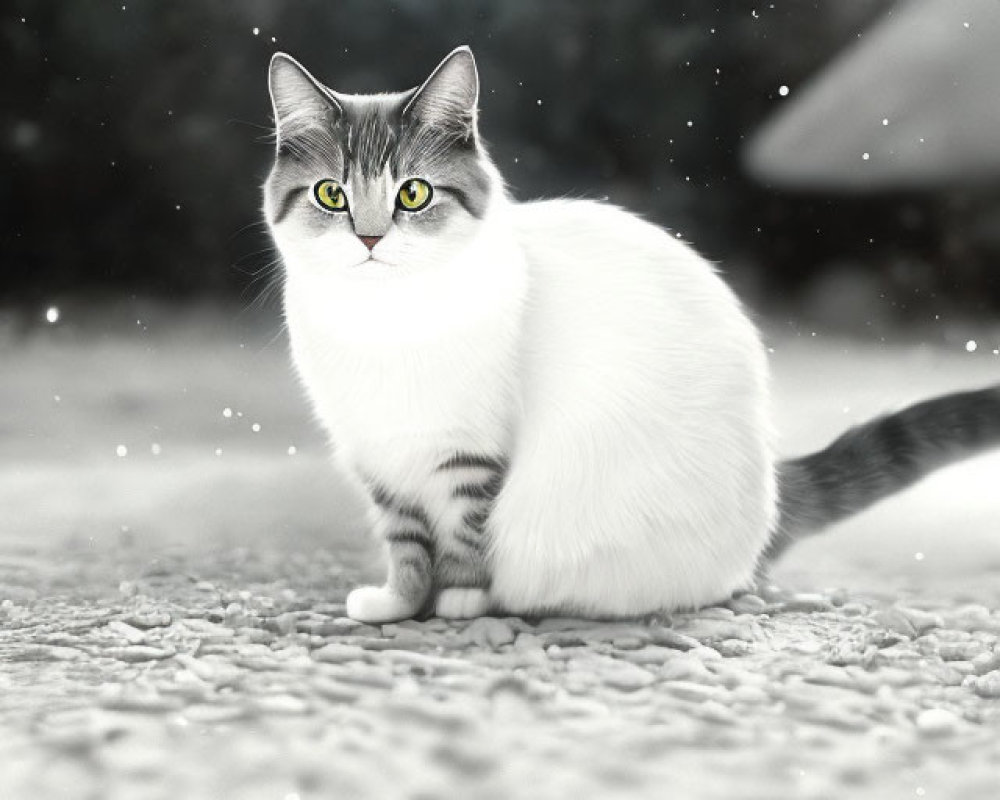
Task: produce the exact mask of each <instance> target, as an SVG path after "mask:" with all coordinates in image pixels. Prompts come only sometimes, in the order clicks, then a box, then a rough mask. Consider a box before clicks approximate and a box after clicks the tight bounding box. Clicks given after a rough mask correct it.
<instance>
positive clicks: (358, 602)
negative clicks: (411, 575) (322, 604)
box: [347, 586, 419, 625]
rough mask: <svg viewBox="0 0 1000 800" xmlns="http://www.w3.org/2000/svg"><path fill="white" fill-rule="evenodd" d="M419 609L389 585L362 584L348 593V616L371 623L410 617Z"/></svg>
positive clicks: (379, 623)
mask: <svg viewBox="0 0 1000 800" xmlns="http://www.w3.org/2000/svg"><path fill="white" fill-rule="evenodd" d="M417 611H419V609H417V608H414V607H413V604H412V603H411V602H409V601H407V600H406V599H405V598H404V597H401V596H400V595H399V594H397V593H396V592H394V591H393V590H392V589H391V588H389V587H388V586H362V587H360V588H358V589H355V590H354V591H352V592H351V593H350V594H348V595H347V616H349V617H350V618H351V619H356V620H357V621H358V622H366V623H368V624H371V625H381V624H382V623H384V622H399V621H400V620H402V619H409V618H410V617H412V616H413V615H414V614H416V613H417Z"/></svg>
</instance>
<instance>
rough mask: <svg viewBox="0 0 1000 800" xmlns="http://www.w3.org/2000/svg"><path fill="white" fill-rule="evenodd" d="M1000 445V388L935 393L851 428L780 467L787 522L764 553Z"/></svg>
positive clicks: (768, 555) (782, 521)
mask: <svg viewBox="0 0 1000 800" xmlns="http://www.w3.org/2000/svg"><path fill="white" fill-rule="evenodd" d="M998 445H1000V387H991V388H989V389H981V390H978V391H972V392H961V393H957V394H950V395H945V396H944V397H938V398H934V399H932V400H927V401H925V402H922V403H917V404H916V405H913V406H910V407H909V408H906V409H903V410H902V411H899V412H897V413H895V414H887V415H885V416H882V417H878V418H876V419H874V420H872V421H870V422H867V423H864V424H862V425H859V426H857V427H855V428H852V429H851V430H849V431H847V432H846V433H844V434H843V435H842V436H840V437H839V438H838V439H836V440H835V441H834V442H833V443H832V444H830V445H829V446H828V447H827V448H825V449H824V450H821V451H819V452H817V453H812V454H810V455H807V456H803V457H802V458H797V459H793V460H789V461H784V462H782V463H781V464H779V465H778V489H779V498H780V499H779V510H780V519H779V522H778V525H777V526H776V528H775V531H774V533H773V534H772V540H771V543H770V544H769V546H768V549H767V551H766V552H765V554H764V557H765V559H767V560H772V559H774V558H776V557H777V556H779V555H780V554H781V553H782V552H783V551H784V550H785V549H786V548H787V547H788V546H789V545H790V544H792V543H793V542H794V541H795V540H796V538H799V537H801V536H803V535H808V534H811V533H817V532H819V531H820V530H822V529H823V528H824V527H826V526H827V525H830V524H832V523H834V522H837V521H838V520H841V519H844V518H845V517H848V516H851V515H852V514H856V513H857V512H859V511H862V510H864V509H866V508H868V507H869V506H871V505H873V504H874V503H876V502H878V501H879V500H881V499H883V498H885V497H887V496H889V495H891V494H894V493H896V492H899V491H902V490H903V489H906V488H907V487H909V486H911V485H913V484H914V483H916V482H917V481H919V480H920V479H921V478H923V477H925V476H926V475H928V474H930V473H931V472H933V471H934V470H937V469H940V468H941V467H945V466H947V465H949V464H952V463H954V462H956V461H961V460H962V459H965V458H969V457H971V456H974V455H977V454H979V453H981V452H983V451H985V450H988V449H990V448H993V447H997V446H998Z"/></svg>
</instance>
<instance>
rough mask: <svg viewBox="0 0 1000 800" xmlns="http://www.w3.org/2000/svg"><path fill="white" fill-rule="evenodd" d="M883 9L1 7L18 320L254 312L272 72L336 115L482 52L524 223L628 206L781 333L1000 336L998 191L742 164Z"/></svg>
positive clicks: (495, 131) (817, 5) (492, 139)
mask: <svg viewBox="0 0 1000 800" xmlns="http://www.w3.org/2000/svg"><path fill="white" fill-rule="evenodd" d="M891 6H892V4H891V3H890V2H888V1H887V0H819V1H818V2H793V1H792V0H775V2H772V3H760V4H757V5H754V4H748V3H743V2H727V3H713V4H706V3H703V2H698V0H674V1H673V2H670V3H665V2H661V1H660V0H616V2H614V3H607V2H592V1H588V2H583V1H582V0H556V1H551V0H550V1H549V2H545V3H538V2H529V1H528V0H515V1H512V0H452V1H451V2H428V0H399V1H397V2H386V3H383V2H372V0H338V2H324V1H323V0H299V1H298V2H295V3H275V2H270V0H240V2H222V1H221V0H174V1H173V2H169V3H164V2H151V1H150V0H143V2H134V0H124V2H120V1H119V2H99V1H98V0H77V2H72V3H69V2H62V1H61V0H34V1H32V0H8V2H6V3H5V4H4V11H3V14H2V17H0V70H2V74H3V75H4V90H3V93H2V97H0V103H2V110H3V113H2V116H0V158H2V163H3V178H2V181H0V214H2V220H3V221H2V223H0V264H2V271H0V304H2V305H3V306H5V307H7V308H12V307H20V308H31V309H36V308H38V307H42V308H44V307H45V305H48V304H52V303H63V302H66V301H67V300H70V299H72V298H80V297H85V298H92V297H94V298H107V297H111V298H114V297H120V296H129V297H131V296H138V297H148V298H153V299H160V300H166V301H178V302H190V301H192V300H193V299H197V298H206V297H207V298H209V299H212V300H225V301H228V300H232V301H235V302H239V303H243V304H247V303H251V302H253V301H254V299H255V298H256V297H258V295H259V294H260V292H261V291H262V289H263V285H262V284H263V283H264V281H262V280H261V279H260V277H259V274H258V273H259V272H260V271H261V270H262V269H263V268H264V267H265V266H266V265H267V264H268V263H269V262H270V261H271V260H272V259H273V253H272V251H271V250H270V242H269V240H268V237H267V234H266V231H265V230H264V229H263V228H262V226H261V225H260V224H259V222H260V212H259V206H260V193H259V186H260V184H261V182H262V180H263V179H264V177H265V175H266V172H267V169H268V166H269V160H270V157H271V145H270V140H269V125H270V108H269V101H268V96H267V88H266V70H267V63H268V59H269V57H270V55H271V53H272V52H274V51H275V50H285V51H287V52H289V53H291V54H293V55H294V56H295V57H296V58H298V59H299V60H301V61H302V62H303V63H304V64H306V65H307V66H308V67H309V68H310V69H311V70H312V71H313V72H314V73H315V74H316V75H317V76H318V77H319V78H320V79H322V80H324V81H325V82H326V83H328V84H330V85H332V86H333V87H335V88H336V89H338V90H342V91H348V92H351V91H379V90H397V89H404V88H408V87H410V86H413V85H416V84H418V83H419V82H421V81H422V80H423V78H424V77H425V76H426V75H427V74H428V73H429V71H430V70H431V69H432V68H433V67H434V66H435V65H436V63H437V62H438V60H439V59H440V58H441V57H442V56H443V55H444V54H446V53H447V52H448V51H449V50H451V49H452V48H453V47H454V46H456V45H458V44H461V43H468V44H470V45H471V46H472V47H473V50H474V52H475V54H476V57H477V59H478V63H479V67H480V72H481V79H482V83H483V94H482V100H481V107H482V117H481V119H482V122H481V125H482V131H483V134H484V137H485V138H486V140H487V141H488V142H489V143H490V145H491V150H492V153H493V155H494V157H495V159H496V161H497V163H498V165H499V166H500V168H501V170H502V172H503V173H504V175H505V176H506V177H507V179H508V181H509V183H510V186H511V188H512V191H513V193H514V194H515V196H517V197H518V198H532V197H537V196H558V195H573V196H588V197H597V198H601V197H607V198H610V199H611V200H612V201H613V202H616V203H620V204H622V205H625V206H628V207H629V208H631V209H632V210H634V211H636V212H639V213H641V214H643V215H644V216H646V217H648V218H650V219H652V220H655V221H657V222H659V223H661V224H663V225H665V226H667V227H669V228H670V229H671V230H673V231H676V232H679V233H680V234H681V235H683V237H684V238H685V239H686V240H688V241H690V242H692V243H694V244H695V246H696V247H697V248H698V249H699V250H700V251H701V252H702V253H703V254H705V255H706V256H707V257H709V258H710V259H712V260H715V261H718V262H720V263H721V264H722V268H723V269H724V271H725V272H726V274H727V277H728V279H729V280H730V281H731V282H732V283H733V285H734V286H736V288H737V289H738V290H739V291H740V292H741V293H742V294H743V295H744V296H745V297H746V298H747V300H748V302H749V303H750V304H751V305H752V306H753V307H754V308H756V309H758V310H759V311H762V312H765V313H766V312H771V313H775V312H781V311H782V310H784V309H787V308H795V309H797V312H798V313H801V314H802V315H804V316H805V317H809V316H813V317H817V318H819V319H821V320H826V321H829V322H830V323H831V324H836V322H837V320H842V319H845V318H846V319H847V320H848V325H847V326H848V327H858V326H861V325H864V324H865V323H866V322H867V324H869V325H870V324H872V320H875V322H876V323H877V325H884V324H895V323H899V322H917V323H920V322H927V321H932V320H933V319H935V318H940V317H941V316H942V315H945V316H947V315H963V316H970V317H975V316H977V315H980V316H982V315H987V314H990V313H995V312H996V310H997V309H998V308H1000V281H998V280H997V278H996V270H995V269H994V267H993V265H994V263H995V262H996V259H997V256H998V255H1000V241H998V237H997V227H998V226H996V225H993V224H991V223H990V220H991V219H992V217H991V214H994V215H995V212H996V208H997V202H996V198H997V191H996V183H995V182H994V183H990V182H988V181H987V182H983V183H979V184H977V185H966V184H965V183H962V182H956V183H955V184H954V185H944V186H942V185H935V186H932V187H911V188H908V189H906V190H899V189H896V188H893V187H888V188H877V189H876V190H874V191H867V192H863V193H857V192H847V191H842V190H837V189H824V188H823V187H819V188H810V189H806V190H802V189H796V190H794V191H792V190H789V189H779V188H775V187H769V186H768V185H767V181H766V180H759V179H758V180H754V179H751V178H750V177H749V176H748V174H747V171H746V169H745V168H744V165H743V161H742V160H741V147H742V146H743V144H744V142H745V141H746V140H747V138H748V137H749V136H750V135H751V134H752V133H753V132H754V131H756V130H757V129H758V128H759V126H760V125H761V124H762V123H763V122H764V120H766V119H768V118H769V117H770V116H771V115H772V114H773V113H774V112H776V111H778V110H780V108H781V107H782V104H784V103H787V102H789V101H791V100H793V99H794V98H795V97H796V93H797V92H798V90H799V87H801V86H802V85H803V83H804V82H806V81H807V80H808V79H809V78H810V76H812V75H814V74H816V73H817V72H819V71H821V70H822V68H823V67H824V65H826V64H827V63H828V62H829V61H830V60H831V59H832V58H833V57H834V56H835V55H836V54H837V53H839V52H840V51H842V50H843V49H844V48H845V47H846V46H848V45H850V44H851V43H853V42H855V41H856V40H857V39H858V37H859V36H860V35H861V34H862V32H863V31H865V30H866V29H868V28H869V26H871V25H872V23H873V22H874V21H876V20H877V19H878V18H880V17H882V16H883V15H884V14H885V13H887V11H890V10H891ZM782 87H788V88H782ZM984 220H985V222H984ZM255 275H256V276H257V278H256V279H255Z"/></svg>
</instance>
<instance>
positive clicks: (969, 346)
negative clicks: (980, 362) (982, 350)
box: [965, 339, 979, 353]
mask: <svg viewBox="0 0 1000 800" xmlns="http://www.w3.org/2000/svg"><path fill="white" fill-rule="evenodd" d="M977 347H979V345H978V344H976V340H975V339H969V341H967V342H966V343H965V351H966V352H967V353H975V352H976V348H977Z"/></svg>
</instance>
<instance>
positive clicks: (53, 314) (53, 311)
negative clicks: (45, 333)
mask: <svg viewBox="0 0 1000 800" xmlns="http://www.w3.org/2000/svg"><path fill="white" fill-rule="evenodd" d="M45 319H46V321H47V322H49V324H55V323H56V322H58V321H59V308H58V307H57V306H49V308H48V309H47V310H46V311H45Z"/></svg>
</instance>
